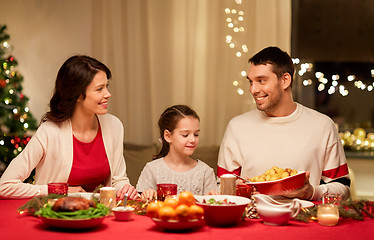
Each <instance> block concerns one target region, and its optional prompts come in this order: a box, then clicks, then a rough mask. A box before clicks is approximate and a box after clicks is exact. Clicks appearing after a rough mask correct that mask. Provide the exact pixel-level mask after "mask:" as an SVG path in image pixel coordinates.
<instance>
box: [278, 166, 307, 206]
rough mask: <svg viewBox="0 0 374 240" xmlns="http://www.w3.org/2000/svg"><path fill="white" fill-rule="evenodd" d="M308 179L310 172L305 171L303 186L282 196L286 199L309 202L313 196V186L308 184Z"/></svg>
mask: <svg viewBox="0 0 374 240" xmlns="http://www.w3.org/2000/svg"><path fill="white" fill-rule="evenodd" d="M309 177H310V172H309V171H306V174H305V184H304V186H303V187H301V188H299V189H295V190H292V191H289V192H287V193H285V194H283V196H284V197H287V198H299V199H305V200H310V198H311V197H312V195H313V186H312V185H311V184H310V183H309Z"/></svg>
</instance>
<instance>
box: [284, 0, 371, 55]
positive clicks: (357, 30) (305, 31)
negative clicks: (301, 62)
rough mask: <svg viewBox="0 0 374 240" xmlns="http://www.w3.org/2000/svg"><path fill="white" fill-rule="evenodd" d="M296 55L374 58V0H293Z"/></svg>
mask: <svg viewBox="0 0 374 240" xmlns="http://www.w3.org/2000/svg"><path fill="white" fill-rule="evenodd" d="M291 39H292V45H291V46H292V48H291V51H292V56H293V57H298V58H300V59H307V60H312V61H313V62H316V61H328V62H330V61H333V62H342V61H348V62H374V0H292V38H291Z"/></svg>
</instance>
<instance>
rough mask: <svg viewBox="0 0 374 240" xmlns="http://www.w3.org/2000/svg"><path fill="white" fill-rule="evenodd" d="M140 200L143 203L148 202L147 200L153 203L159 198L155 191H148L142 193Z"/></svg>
mask: <svg viewBox="0 0 374 240" xmlns="http://www.w3.org/2000/svg"><path fill="white" fill-rule="evenodd" d="M140 198H141V199H142V200H143V201H147V200H149V201H152V200H153V199H156V198H157V193H156V191H155V190H153V189H148V190H145V191H144V192H142V195H140Z"/></svg>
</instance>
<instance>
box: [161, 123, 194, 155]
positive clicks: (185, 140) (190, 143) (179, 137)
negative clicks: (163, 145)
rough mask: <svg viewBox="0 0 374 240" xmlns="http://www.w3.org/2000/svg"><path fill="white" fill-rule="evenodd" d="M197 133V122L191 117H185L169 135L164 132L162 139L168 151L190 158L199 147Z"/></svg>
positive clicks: (166, 131)
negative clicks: (167, 144) (166, 143)
mask: <svg viewBox="0 0 374 240" xmlns="http://www.w3.org/2000/svg"><path fill="white" fill-rule="evenodd" d="M199 133H200V128H199V120H198V119H196V118H193V117H185V118H182V119H181V120H179V122H178V123H177V125H176V127H175V129H174V130H173V131H172V132H171V133H170V132H169V131H168V130H165V132H164V137H165V140H166V141H167V142H168V143H169V145H170V151H173V152H175V153H177V154H181V155H184V156H190V155H192V154H193V153H194V151H195V149H196V147H197V145H199Z"/></svg>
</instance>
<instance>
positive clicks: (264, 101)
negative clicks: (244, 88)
mask: <svg viewBox="0 0 374 240" xmlns="http://www.w3.org/2000/svg"><path fill="white" fill-rule="evenodd" d="M272 67H273V66H272V64H260V65H254V64H251V66H250V67H249V70H248V76H247V78H248V80H249V91H250V92H251V94H252V96H253V98H254V100H255V102H256V106H257V109H258V110H260V111H264V112H265V113H266V115H268V116H270V117H276V112H277V110H278V109H279V108H280V105H281V101H282V98H283V94H284V91H283V89H282V85H281V80H280V79H278V77H277V75H276V74H275V73H274V72H273V71H272Z"/></svg>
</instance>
